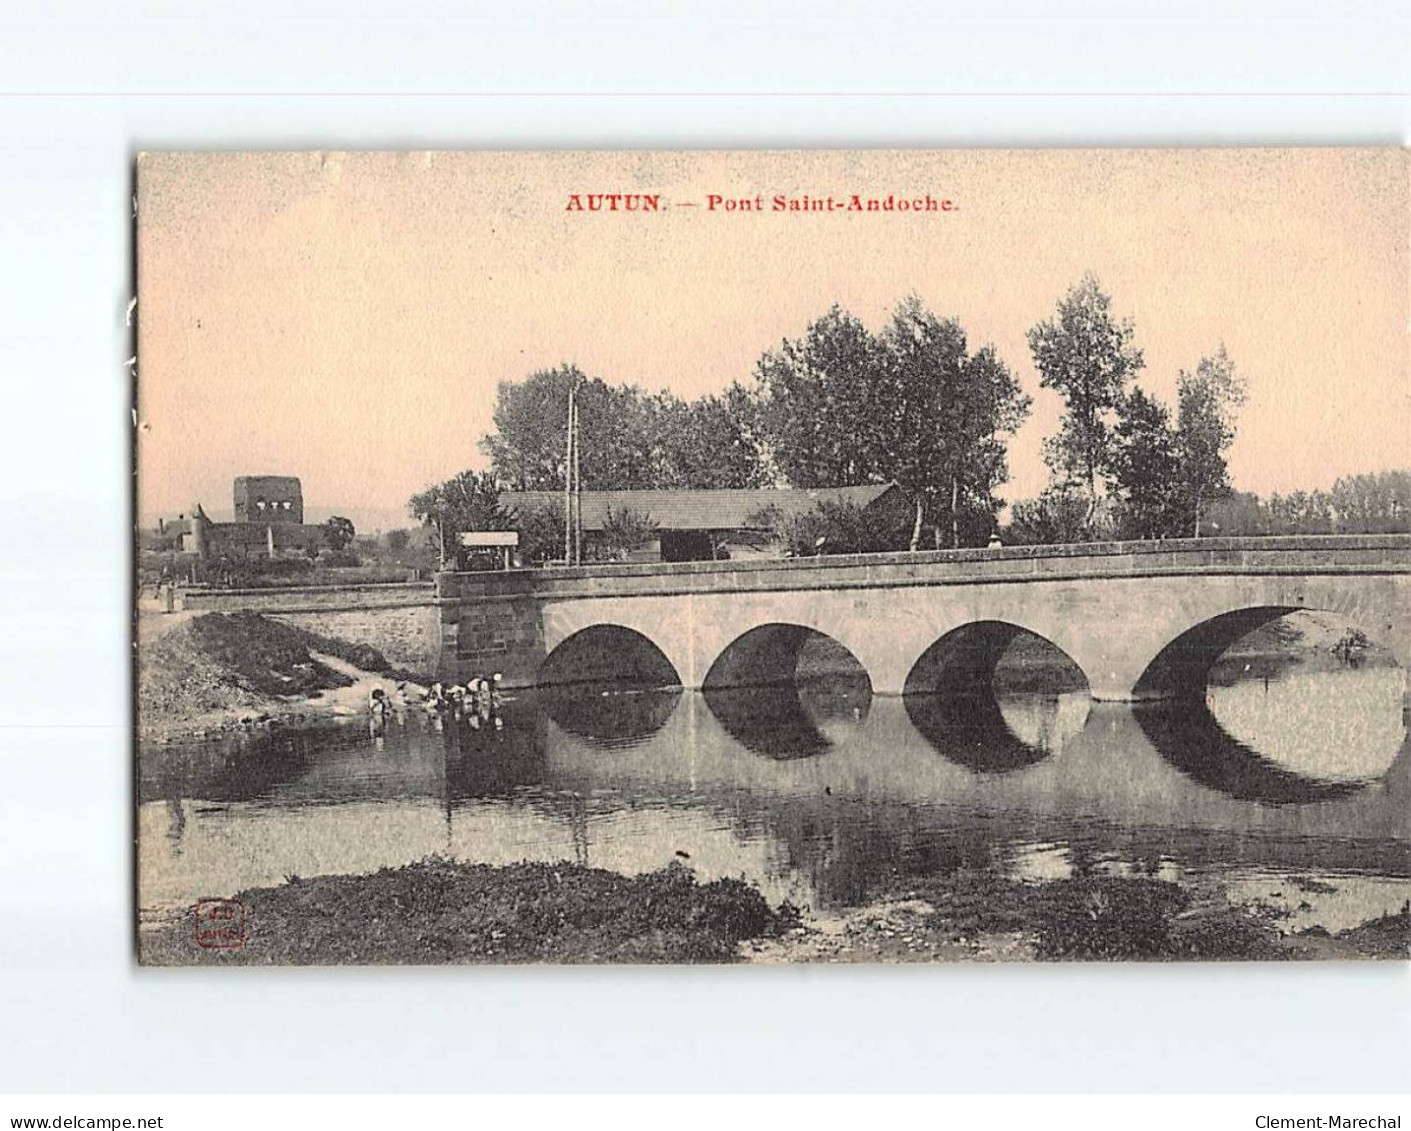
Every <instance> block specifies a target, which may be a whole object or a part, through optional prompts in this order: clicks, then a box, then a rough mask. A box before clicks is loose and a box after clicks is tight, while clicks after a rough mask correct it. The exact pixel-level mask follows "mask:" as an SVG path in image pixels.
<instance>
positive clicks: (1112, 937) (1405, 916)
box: [742, 872, 1411, 964]
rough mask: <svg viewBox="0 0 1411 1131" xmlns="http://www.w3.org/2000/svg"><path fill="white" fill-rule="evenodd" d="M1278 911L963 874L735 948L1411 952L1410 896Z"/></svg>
mask: <svg viewBox="0 0 1411 1131" xmlns="http://www.w3.org/2000/svg"><path fill="white" fill-rule="evenodd" d="M1285 918H1286V912H1285V911H1284V910H1283V909H1281V908H1280V907H1278V906H1276V905H1271V904H1269V903H1264V902H1259V901H1249V902H1241V901H1239V900H1238V899H1234V900H1232V899H1231V897H1230V893H1228V892H1227V891H1225V890H1224V889H1223V888H1222V886H1221V885H1219V884H1217V883H1210V884H1204V885H1194V886H1191V885H1178V884H1175V883H1168V882H1165V881H1161V880H1152V879H1145V878H1136V877H1111V876H1087V877H1081V878H1073V879H1068V880H1057V881H1049V882H1043V883H1034V882H1022V881H1012V880H1006V879H1003V878H1000V877H995V876H993V875H988V874H983V873H964V872H962V873H956V874H953V875H949V876H936V877H928V878H926V879H924V880H922V881H920V882H919V883H914V884H910V885H906V886H898V887H895V888H893V889H891V891H890V892H889V893H888V894H885V895H879V896H877V897H876V898H874V899H872V900H871V901H870V902H868V903H866V904H864V905H863V906H860V907H856V908H849V909H846V910H843V911H837V912H823V913H818V914H813V915H808V916H806V917H805V918H804V920H803V921H802V922H801V924H800V926H799V927H798V928H796V929H794V930H792V931H789V932H786V933H785V934H783V935H781V936H778V937H775V938H768V939H756V940H748V941H746V942H745V943H744V944H743V946H742V952H743V955H744V958H745V959H746V960H747V961H749V962H755V963H762V964H775V963H797V962H828V963H878V962H880V963H899V962H1015V961H1023V962H1027V961H1139V962H1165V961H1182V960H1184V961H1230V960H1254V961H1286V960H1306V959H1331V960H1358V959H1402V960H1405V959H1407V958H1411V906H1403V907H1402V909H1401V910H1400V911H1398V912H1394V913H1392V914H1389V915H1381V916H1378V917H1376V918H1374V919H1371V920H1368V921H1367V922H1364V923H1361V924H1359V925H1358V926H1356V927H1352V928H1348V929H1345V930H1341V931H1336V932H1330V931H1328V930H1327V929H1326V928H1323V927H1319V926H1314V927H1309V928H1303V929H1298V930H1289V929H1286V927H1285V924H1284V920H1285Z"/></svg>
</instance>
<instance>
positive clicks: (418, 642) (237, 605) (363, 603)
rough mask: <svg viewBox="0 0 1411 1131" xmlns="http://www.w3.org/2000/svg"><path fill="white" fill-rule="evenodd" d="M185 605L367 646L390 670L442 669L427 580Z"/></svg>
mask: <svg viewBox="0 0 1411 1131" xmlns="http://www.w3.org/2000/svg"><path fill="white" fill-rule="evenodd" d="M184 605H185V608H187V609H189V610H193V611H199V612H235V611H248V612H256V613H261V614H263V615H265V616H268V617H271V618H272V619H274V620H280V621H284V622H285V623H287V624H292V625H295V626H297V627H299V628H304V629H307V630H309V631H310V632H317V633H321V634H322V635H324V636H336V637H338V638H339V639H342V640H347V641H350V642H351V643H354V644H369V645H371V646H372V647H374V648H376V649H377V650H378V651H379V652H381V653H382V654H383V655H384V656H386V657H387V660H388V662H389V663H391V664H392V665H393V666H394V667H398V668H403V669H406V670H408V671H412V672H416V673H418V674H424V675H435V674H437V673H438V672H439V671H440V669H441V666H442V630H441V619H442V618H441V609H440V607H439V605H438V603H437V600H436V591H435V587H434V586H433V585H432V584H431V583H429V582H419V583H409V584H400V585H397V584H393V585H346V586H344V585H340V586H327V587H319V588H305V589H233V590H232V589H212V590H188V591H187V592H186V594H185V599H184Z"/></svg>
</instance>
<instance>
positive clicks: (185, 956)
mask: <svg viewBox="0 0 1411 1131" xmlns="http://www.w3.org/2000/svg"><path fill="white" fill-rule="evenodd" d="M235 898H236V899H237V900H239V901H240V903H241V904H242V905H243V915H244V932H245V939H244V942H243V945H240V946H238V947H233V948H230V949H204V948H202V947H201V946H199V945H197V942H196V931H195V921H194V918H193V917H192V916H190V915H185V916H182V917H181V918H180V919H179V920H177V921H175V922H172V923H167V924H164V925H162V926H160V927H156V928H153V929H150V930H144V931H143V933H142V939H141V952H142V960H143V961H144V962H146V963H152V964H159V965H190V964H200V965H231V964H235V965H328V964H335V963H360V964H439V963H457V962H463V963H531V962H554V963H584V962H614V963H661V962H730V961H733V960H734V959H735V957H736V954H737V951H738V948H739V944H740V943H741V942H742V941H744V940H746V939H755V938H764V937H773V936H777V935H779V934H781V933H783V932H784V931H787V930H789V929H790V928H792V927H793V926H794V925H795V924H796V922H797V912H795V911H794V910H793V909H792V908H790V907H788V906H787V905H785V906H783V907H781V908H779V909H773V908H771V907H770V906H769V904H768V903H767V902H766V901H765V899H764V897H763V896H762V895H761V894H760V893H759V891H758V890H756V889H755V888H754V887H752V886H750V885H749V884H747V883H745V882H744V881H742V880H716V881H714V882H712V883H707V884H702V883H699V882H697V880H696V878H695V877H694V876H693V875H692V874H691V873H690V872H689V871H688V870H687V869H685V868H683V867H680V866H677V865H672V866H670V867H667V868H664V869H662V870H661V871H658V872H651V873H648V874H646V875H642V876H630V877H629V876H621V875H617V874H616V873H613V872H606V871H603V870H602V869H598V868H585V867H580V866H578V865H574V864H568V863H562V864H513V865H509V866H505V867H491V866H489V865H469V864H458V863H454V862H451V861H447V860H442V859H436V858H433V859H429V860H424V861H422V862H420V863H418V864H412V865H409V866H407V867H403V868H384V869H382V870H381V871H379V872H374V873H372V874H371V875H366V876H323V877H319V878H317V879H299V878H294V877H291V878H290V879H289V880H288V881H287V882H286V883H284V884H282V885H281V886H279V887H273V888H253V889H251V890H248V891H243V892H240V893H239V894H238V895H237V896H236V897H235Z"/></svg>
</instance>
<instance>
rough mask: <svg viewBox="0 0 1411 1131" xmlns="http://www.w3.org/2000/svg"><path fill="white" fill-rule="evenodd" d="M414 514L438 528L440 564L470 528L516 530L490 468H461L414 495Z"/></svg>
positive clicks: (430, 525) (451, 552)
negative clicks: (452, 475) (458, 472)
mask: <svg viewBox="0 0 1411 1131" xmlns="http://www.w3.org/2000/svg"><path fill="white" fill-rule="evenodd" d="M408 506H409V508H410V510H411V515H412V517H413V518H415V519H418V520H419V521H420V522H421V523H422V525H424V526H428V527H431V528H432V529H433V530H435V531H436V541H437V545H438V547H439V553H440V560H441V564H442V565H443V566H444V565H445V564H446V562H447V561H449V560H451V557H452V555H453V554H454V552H455V543H456V540H457V539H458V538H459V536H460V535H461V534H462V533H464V532H465V531H467V530H513V529H514V527H515V515H514V512H513V511H512V510H506V509H505V508H503V507H501V506H500V485H499V483H498V482H497V481H496V479H495V476H494V474H493V473H491V472H488V471H482V472H475V471H462V472H461V473H460V474H459V475H457V476H455V477H454V478H451V479H448V480H446V481H445V482H444V483H437V484H436V485H435V486H433V487H428V488H427V489H426V490H425V491H422V492H420V493H419V494H416V495H413V496H412V497H411V499H410V500H409V503H408Z"/></svg>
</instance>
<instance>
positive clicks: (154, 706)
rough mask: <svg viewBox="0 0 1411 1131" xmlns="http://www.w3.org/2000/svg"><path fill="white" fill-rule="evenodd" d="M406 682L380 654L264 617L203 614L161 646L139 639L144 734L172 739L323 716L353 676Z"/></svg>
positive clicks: (163, 640) (139, 695)
mask: <svg viewBox="0 0 1411 1131" xmlns="http://www.w3.org/2000/svg"><path fill="white" fill-rule="evenodd" d="M319 656H323V657H332V658H333V659H334V660H338V661H342V664H343V665H347V666H350V667H352V668H355V669H357V670H358V671H360V672H370V673H376V674H378V675H381V676H383V677H385V678H386V679H389V680H391V679H399V678H406V675H407V673H402V672H396V671H394V670H393V669H392V667H391V665H390V664H388V662H387V660H386V658H385V657H384V656H383V655H382V653H380V652H379V651H378V650H377V649H376V648H372V647H369V646H368V645H366V644H352V643H349V642H348V641H346V640H339V639H336V638H334V637H329V636H321V635H319V634H318V633H315V632H308V631H306V630H304V629H301V628H296V627H294V626H293V625H288V624H284V623H282V622H280V621H277V620H272V619H270V618H269V617H264V616H261V615H259V614H258V613H252V612H235V613H205V614H202V615H200V616H196V617H192V618H191V619H189V620H187V621H185V622H183V623H181V624H178V625H177V626H176V627H175V628H172V629H170V631H166V632H163V633H162V634H161V635H160V636H158V637H157V638H155V639H144V638H142V637H141V633H140V632H139V641H138V649H137V698H138V730H139V733H140V734H141V735H142V737H144V738H148V739H152V738H170V737H174V736H179V735H181V734H183V733H185V732H192V731H197V730H200V731H206V730H211V729H218V728H220V727H222V726H229V725H235V724H239V723H241V722H247V723H248V722H257V721H266V720H269V719H276V718H281V717H289V716H290V715H292V714H295V713H298V714H308V713H313V714H317V713H318V712H319V708H320V707H321V706H325V705H327V702H326V700H325V693H327V692H330V691H336V690H339V689H342V688H347V687H351V686H352V685H353V684H354V683H355V680H354V678H353V675H350V674H348V672H347V671H340V670H335V669H334V668H333V667H331V666H330V664H329V663H326V662H324V660H322V659H319V658H318V657H319Z"/></svg>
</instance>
